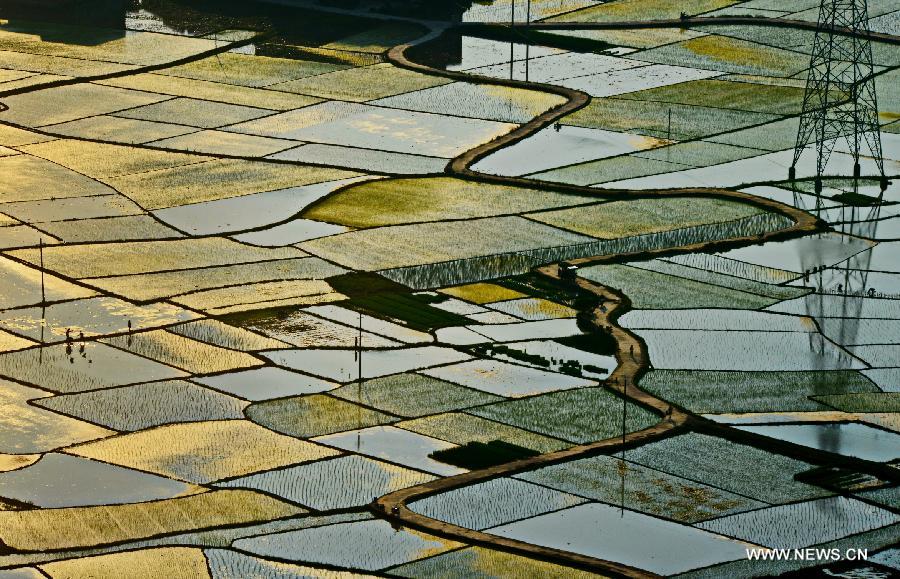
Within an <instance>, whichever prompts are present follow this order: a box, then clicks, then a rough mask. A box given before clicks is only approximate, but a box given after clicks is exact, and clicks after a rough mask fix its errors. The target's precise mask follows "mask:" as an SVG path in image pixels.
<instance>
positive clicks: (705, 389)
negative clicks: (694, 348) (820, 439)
mask: <svg viewBox="0 0 900 579" xmlns="http://www.w3.org/2000/svg"><path fill="white" fill-rule="evenodd" d="M641 387H642V388H644V389H645V390H647V391H649V392H653V393H655V394H658V395H659V396H660V397H662V398H663V399H665V400H670V401H671V402H672V403H674V404H677V405H679V406H683V407H685V408H688V409H690V410H691V411H693V412H696V413H698V414H720V413H721V414H728V413H735V414H738V413H745V412H771V411H784V412H790V411H793V412H815V411H821V410H825V407H824V406H823V405H822V404H819V403H818V402H816V400H818V399H820V398H818V397H824V398H831V397H833V395H839V394H844V393H854V392H861V393H864V392H877V389H876V386H875V385H874V384H873V383H872V382H871V381H870V380H869V379H868V378H866V377H865V376H863V375H862V374H860V373H858V372H854V371H846V370H836V371H828V372H818V371H808V372H732V371H726V372H716V371H697V370H653V371H651V372H648V373H647V374H646V375H645V376H644V377H643V378H642V379H641ZM813 396H815V397H817V398H816V399H811V398H810V397H813ZM823 402H824V400H823ZM824 403H827V402H824Z"/></svg>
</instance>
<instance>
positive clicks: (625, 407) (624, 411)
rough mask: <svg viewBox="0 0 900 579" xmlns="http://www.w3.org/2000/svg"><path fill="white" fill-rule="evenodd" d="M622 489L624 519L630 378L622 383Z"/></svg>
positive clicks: (621, 503) (621, 498)
mask: <svg viewBox="0 0 900 579" xmlns="http://www.w3.org/2000/svg"><path fill="white" fill-rule="evenodd" d="M622 384H623V386H622V488H621V489H620V501H621V502H620V505H621V506H620V508H621V515H620V516H622V517H624V516H625V469H626V468H627V467H626V465H625V421H626V419H627V415H628V399H627V398H626V397H625V392H626V391H627V390H628V378H625V379H624V381H623V382H622Z"/></svg>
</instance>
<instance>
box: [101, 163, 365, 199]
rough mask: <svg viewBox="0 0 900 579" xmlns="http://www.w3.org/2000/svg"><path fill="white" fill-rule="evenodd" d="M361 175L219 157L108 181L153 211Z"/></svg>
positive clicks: (319, 168) (320, 168)
mask: <svg viewBox="0 0 900 579" xmlns="http://www.w3.org/2000/svg"><path fill="white" fill-rule="evenodd" d="M358 176H359V173H353V172H350V171H343V170H341V169H328V168H325V167H313V166H307V165H290V164H283V163H267V162H263V161H245V160H241V159H220V160H216V161H208V162H205V163H196V164H193V165H186V166H182V167H175V168H171V169H162V170H159V171H151V172H146V173H140V174H135V175H127V176H124V177H115V178H110V179H107V181H108V182H109V183H110V185H113V186H114V187H116V189H117V190H119V191H121V192H122V193H123V194H124V195H127V196H128V197H130V198H131V199H134V200H135V201H136V202H137V203H138V204H139V205H140V206H141V207H143V208H145V209H150V210H152V209H165V208H167V207H175V206H179V205H188V204H190V203H201V202H203V201H214V200H217V199H228V198H231V197H239V196H241V195H247V194H249V193H257V192H263V191H275V190H277V189H287V188H288V187H299V186H302V185H312V184H314V183H322V182H325V181H335V180H337V179H348V178H351V177H358Z"/></svg>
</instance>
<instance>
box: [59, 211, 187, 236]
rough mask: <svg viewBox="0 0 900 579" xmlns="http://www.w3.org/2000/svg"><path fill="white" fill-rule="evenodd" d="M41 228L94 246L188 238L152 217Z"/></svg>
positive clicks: (103, 219)
mask: <svg viewBox="0 0 900 579" xmlns="http://www.w3.org/2000/svg"><path fill="white" fill-rule="evenodd" d="M41 229H43V230H44V231H47V232H49V233H51V234H53V236H55V237H58V238H59V239H60V240H61V241H63V242H65V243H94V242H98V241H129V240H134V241H146V240H150V239H174V238H177V237H184V236H183V235H182V234H181V233H180V232H178V231H175V230H174V229H172V228H170V227H167V226H165V225H163V224H162V223H160V222H159V221H157V220H156V219H154V218H153V217H151V216H149V215H131V216H127V217H102V218H98V219H80V220H78V221H57V222H54V223H44V224H42V225H41Z"/></svg>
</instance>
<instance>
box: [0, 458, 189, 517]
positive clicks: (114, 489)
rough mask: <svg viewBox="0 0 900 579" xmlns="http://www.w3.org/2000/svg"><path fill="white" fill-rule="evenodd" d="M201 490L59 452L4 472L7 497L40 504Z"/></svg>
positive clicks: (0, 478) (1, 483)
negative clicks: (24, 466)
mask: <svg viewBox="0 0 900 579" xmlns="http://www.w3.org/2000/svg"><path fill="white" fill-rule="evenodd" d="M63 473H64V474H63ZM60 475H63V476H60ZM199 490H200V489H198V488H197V487H194V486H193V485H187V484H184V483H180V482H176V481H173V480H170V479H165V478H163V477H160V476H156V475H151V474H147V473H142V472H137V471H134V470H130V469H125V468H121V467H118V466H113V465H110V464H104V463H102V462H97V461H93V460H86V459H84V458H81V457H76V456H70V455H68V454H57V453H48V454H47V455H45V456H43V457H42V458H41V460H39V461H38V462H37V463H35V464H33V465H31V466H28V467H26V468H22V469H19V470H16V471H13V472H7V473H0V491H2V492H3V496H4V497H7V498H10V499H14V500H17V501H22V502H26V503H29V504H32V505H35V506H37V507H39V508H56V509H58V508H65V507H84V506H93V505H115V504H127V503H138V502H148V501H157V500H164V499H171V498H175V497H178V496H184V495H188V494H194V493H196V492H197V491H199Z"/></svg>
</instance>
